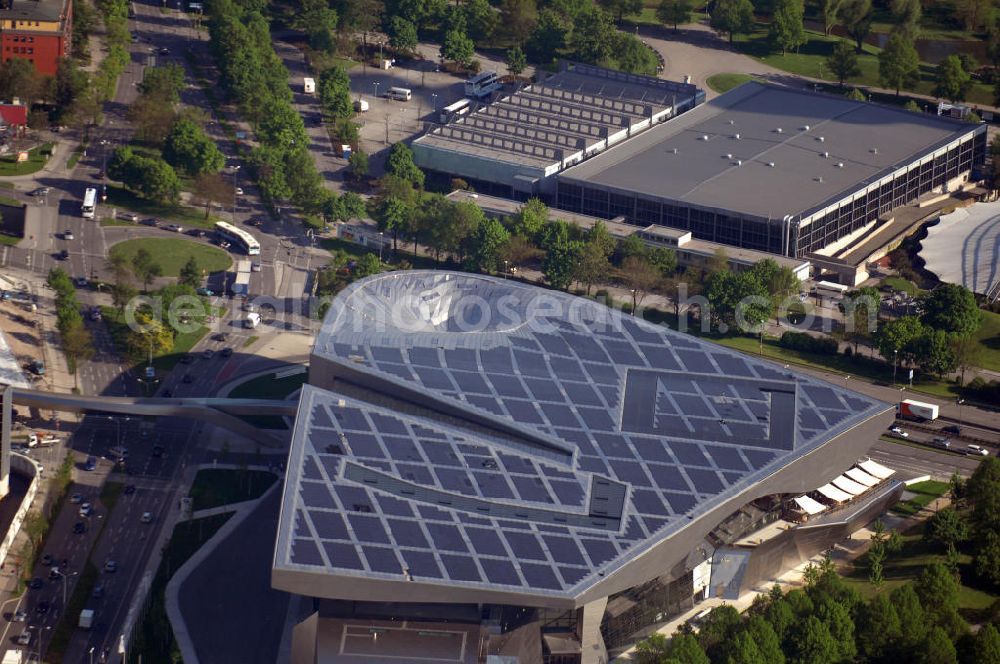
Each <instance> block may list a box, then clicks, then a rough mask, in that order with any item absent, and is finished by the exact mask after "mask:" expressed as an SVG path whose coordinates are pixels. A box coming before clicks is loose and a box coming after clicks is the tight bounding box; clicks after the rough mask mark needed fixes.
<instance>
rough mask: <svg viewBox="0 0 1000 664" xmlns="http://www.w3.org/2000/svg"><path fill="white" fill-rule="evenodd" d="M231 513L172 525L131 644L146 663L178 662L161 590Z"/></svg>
mask: <svg viewBox="0 0 1000 664" xmlns="http://www.w3.org/2000/svg"><path fill="white" fill-rule="evenodd" d="M230 516H232V514H218V515H216V516H210V517H207V518H205V519H196V520H194V521H182V522H181V523H178V524H177V526H176V527H175V528H174V532H173V535H172V536H171V537H170V542H169V543H167V546H166V549H165V551H164V552H163V558H162V559H161V560H160V566H159V568H157V570H156V576H155V577H153V583H152V585H151V586H150V589H149V600H148V603H147V608H146V610H145V613H144V614H143V619H142V620H141V621H140V623H139V629H138V630H136V632H135V636H134V638H133V640H132V643H131V645H130V650H129V652H130V653H132V656H133V657H134V656H138V657H140V658H142V661H143V662H146V663H147V664H173V663H174V662H179V661H180V651H179V650H178V648H177V642H176V641H175V640H174V633H173V630H172V629H171V628H170V621H169V619H168V618H167V610H166V607H165V605H164V599H163V598H164V592H165V591H166V588H167V582H169V581H170V577H171V576H173V574H174V572H176V571H177V570H178V569H180V567H181V565H183V564H184V563H185V562H187V559H188V558H190V557H191V556H192V555H194V553H195V551H197V550H198V549H200V548H201V546H202V545H203V544H204V543H205V542H207V541H208V540H210V539H211V538H212V536H213V535H215V533H217V532H218V531H219V528H221V527H222V526H223V525H224V524H225V523H226V521H228V520H229V517H230Z"/></svg>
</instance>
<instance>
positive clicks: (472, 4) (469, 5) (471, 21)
mask: <svg viewBox="0 0 1000 664" xmlns="http://www.w3.org/2000/svg"><path fill="white" fill-rule="evenodd" d="M462 14H463V15H464V16H465V23H466V26H467V28H468V34H469V37H470V38H471V39H472V40H473V41H474V42H478V43H482V42H485V41H488V40H489V39H491V38H492V37H493V33H494V32H495V31H496V28H497V24H498V22H499V19H498V17H497V12H496V10H495V9H493V7H492V6H491V5H490V3H489V2H488V1H487V0H465V2H463V3H462Z"/></svg>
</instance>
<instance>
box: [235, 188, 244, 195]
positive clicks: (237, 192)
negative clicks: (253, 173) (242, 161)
mask: <svg viewBox="0 0 1000 664" xmlns="http://www.w3.org/2000/svg"><path fill="white" fill-rule="evenodd" d="M236 195H237V196H242V195H243V187H236Z"/></svg>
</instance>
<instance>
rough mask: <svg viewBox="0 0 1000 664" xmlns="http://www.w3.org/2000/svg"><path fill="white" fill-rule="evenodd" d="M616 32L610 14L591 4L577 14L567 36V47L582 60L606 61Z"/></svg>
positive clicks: (610, 53)
mask: <svg viewBox="0 0 1000 664" xmlns="http://www.w3.org/2000/svg"><path fill="white" fill-rule="evenodd" d="M616 34H617V32H616V30H615V24H614V21H613V20H612V18H611V15H610V14H609V13H608V12H606V11H604V10H603V9H601V8H600V7H598V6H596V5H592V6H589V7H587V8H586V9H585V10H583V11H582V12H580V15H579V16H577V18H576V21H575V23H574V25H573V31H572V32H571V33H570V36H569V47H570V49H571V50H572V51H573V54H574V56H575V57H576V58H577V59H579V60H580V61H582V62H589V63H591V64H599V63H602V62H607V61H608V60H609V59H610V58H611V56H612V54H613V52H614V46H615V35H616Z"/></svg>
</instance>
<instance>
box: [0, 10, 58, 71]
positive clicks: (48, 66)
mask: <svg viewBox="0 0 1000 664" xmlns="http://www.w3.org/2000/svg"><path fill="white" fill-rule="evenodd" d="M72 32H73V2H72V0H0V60H2V61H3V62H7V61H8V60H10V59H11V58H22V59H24V60H28V61H29V62H31V63H32V64H33V65H34V66H35V71H37V72H38V73H40V74H45V75H47V76H53V75H55V73H56V69H58V68H59V60H60V59H61V58H66V57H69V55H70V49H71V48H72V41H73V40H72Z"/></svg>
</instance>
